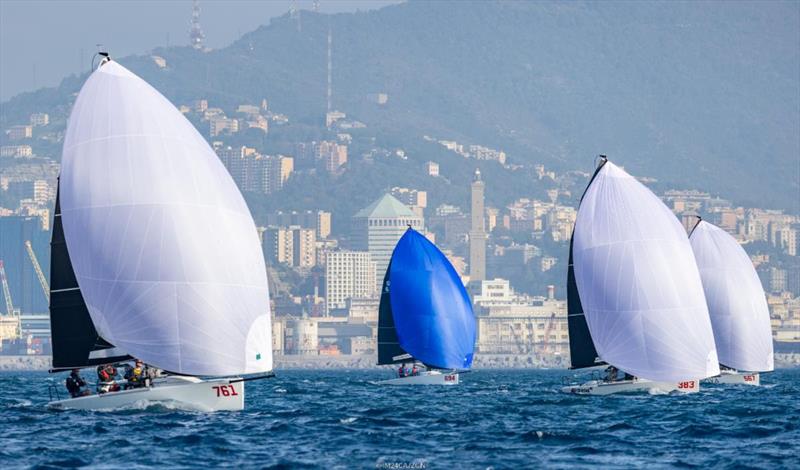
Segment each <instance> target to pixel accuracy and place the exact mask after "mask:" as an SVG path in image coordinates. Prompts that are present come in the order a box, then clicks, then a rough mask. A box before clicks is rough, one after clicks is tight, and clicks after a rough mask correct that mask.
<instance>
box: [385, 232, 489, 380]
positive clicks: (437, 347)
mask: <svg viewBox="0 0 800 470" xmlns="http://www.w3.org/2000/svg"><path fill="white" fill-rule="evenodd" d="M387 278H388V282H387V281H386V280H385V281H384V285H385V286H384V291H385V297H386V298H388V300H389V302H388V304H385V303H384V302H382V304H384V305H386V306H389V305H390V306H391V308H390V309H387V308H386V307H384V309H382V311H381V316H382V319H384V324H385V325H386V326H387V327H388V326H389V323H388V319H387V314H389V315H391V320H392V323H393V326H394V331H395V334H396V336H397V343H399V344H398V345H397V346H392V345H391V344H390V342H389V341H384V346H383V347H384V348H385V349H384V351H383V352H381V351H380V346H379V352H378V358H379V362H380V363H390V362H381V361H382V358H383V359H384V360H385V359H386V358H392V357H396V356H397V354H396V353H397V352H398V351H399V352H400V353H401V354H402V352H407V353H408V354H409V355H410V356H411V357H413V358H414V359H416V360H419V361H421V362H422V363H424V364H426V365H427V366H430V367H437V368H441V369H467V368H469V367H470V366H471V365H472V356H473V353H474V348H475V316H474V315H473V313H472V304H471V303H470V300H469V297H468V296H467V292H466V289H464V285H463V284H462V283H461V279H460V278H459V276H458V274H457V273H456V271H455V269H454V268H453V266H452V265H451V264H450V262H449V261H448V260H447V257H445V255H444V254H443V253H442V252H441V251H439V249H438V248H436V246H435V245H434V244H433V243H431V242H430V241H428V239H427V238H425V237H424V236H422V235H421V234H420V233H419V232H417V231H415V230H413V229H411V228H409V229H408V230H406V233H405V234H404V235H403V236H402V238H400V241H398V242H397V246H396V247H395V249H394V252H393V253H392V259H391V262H390V264H389V268H388V269H387ZM387 287H388V289H387ZM382 300H383V299H382ZM384 312H386V313H384ZM379 331H380V330H379ZM389 335H390V333H389V332H388V331H384V338H385V339H388V338H389ZM406 360H409V359H406ZM392 362H395V361H394V360H393V361H392Z"/></svg>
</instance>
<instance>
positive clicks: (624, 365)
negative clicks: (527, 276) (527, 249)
mask: <svg viewBox="0 0 800 470" xmlns="http://www.w3.org/2000/svg"><path fill="white" fill-rule="evenodd" d="M573 255H574V260H573V261H574V272H575V280H576V283H577V287H578V291H579V293H580V299H581V303H582V306H583V310H584V314H585V316H586V320H587V323H588V325H589V331H590V333H591V336H592V339H593V340H594V345H595V347H596V348H597V352H598V355H599V356H600V358H601V359H602V360H604V361H606V362H608V363H609V364H612V365H614V366H616V367H618V368H620V369H622V370H624V371H626V372H628V373H630V374H633V375H635V376H638V377H642V378H646V379H650V380H656V381H679V380H686V379H700V378H705V377H710V376H714V375H717V374H718V373H719V365H718V362H717V354H716V349H715V348H714V338H713V336H712V333H711V322H710V320H709V317H708V309H707V307H706V302H705V297H704V295H703V287H702V285H701V282H700V274H699V273H698V271H697V266H696V265H695V260H694V255H693V254H692V249H691V246H690V245H689V240H688V238H687V237H686V232H685V231H684V229H683V227H682V226H681V224H680V223H679V222H678V220H677V219H676V218H675V216H674V215H673V214H672V212H671V211H670V210H669V209H668V208H667V207H666V206H665V205H664V204H663V203H662V202H661V201H660V200H659V199H658V198H657V197H656V196H655V195H654V194H653V193H652V192H650V190H648V189H647V188H646V187H644V185H642V184H641V183H639V182H638V181H636V180H635V179H634V178H632V177H631V176H630V175H628V174H627V173H626V172H625V171H623V170H622V169H620V168H619V167H617V166H616V165H614V164H613V163H611V162H608V163H606V164H605V165H604V166H603V167H602V169H601V170H600V171H599V172H598V174H597V175H596V176H595V178H594V181H593V182H592V183H591V184H590V186H589V188H588V189H587V191H586V194H585V195H584V198H583V201H582V202H581V205H580V208H579V210H578V216H577V220H576V223H575V233H574V239H573Z"/></svg>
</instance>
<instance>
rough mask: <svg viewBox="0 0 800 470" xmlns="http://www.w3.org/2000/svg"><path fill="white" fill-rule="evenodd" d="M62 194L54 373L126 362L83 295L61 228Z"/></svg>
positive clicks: (53, 294)
mask: <svg viewBox="0 0 800 470" xmlns="http://www.w3.org/2000/svg"><path fill="white" fill-rule="evenodd" d="M59 199H60V194H58V193H57V195H56V210H55V217H54V218H53V237H52V240H51V242H50V334H51V336H52V338H51V341H52V344H53V369H52V371H59V370H65V369H72V368H80V367H90V366H95V365H99V364H106V363H109V362H116V361H124V360H127V359H130V356H128V355H125V354H119V353H116V354H115V352H114V350H113V348H114V346H113V345H111V344H109V343H108V342H107V341H105V340H104V339H103V338H101V337H100V335H99V334H98V333H97V330H96V329H95V327H94V323H92V318H91V317H90V316H89V310H88V308H87V307H86V302H84V300H83V295H81V291H80V287H78V281H77V280H76V278H75V272H74V271H73V269H72V262H71V261H70V258H69V251H68V250H67V243H66V241H65V239H64V229H63V226H62V225H61V204H60V200H59Z"/></svg>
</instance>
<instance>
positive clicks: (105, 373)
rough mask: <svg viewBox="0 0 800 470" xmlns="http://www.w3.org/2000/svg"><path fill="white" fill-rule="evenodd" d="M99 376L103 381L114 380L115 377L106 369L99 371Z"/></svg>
mask: <svg viewBox="0 0 800 470" xmlns="http://www.w3.org/2000/svg"><path fill="white" fill-rule="evenodd" d="M97 376H98V377H99V378H100V381H101V382H113V379H112V378H111V374H109V373H108V371H107V370H105V369H101V370H100V371H99V372H98V373H97Z"/></svg>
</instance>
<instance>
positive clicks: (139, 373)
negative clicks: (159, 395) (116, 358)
mask: <svg viewBox="0 0 800 470" xmlns="http://www.w3.org/2000/svg"><path fill="white" fill-rule="evenodd" d="M125 380H127V381H128V383H127V384H125V390H128V389H131V388H139V387H144V386H145V375H144V364H143V363H142V361H141V360H140V359H136V362H135V363H134V366H133V367H131V366H130V365H128V366H126V369H125Z"/></svg>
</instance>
